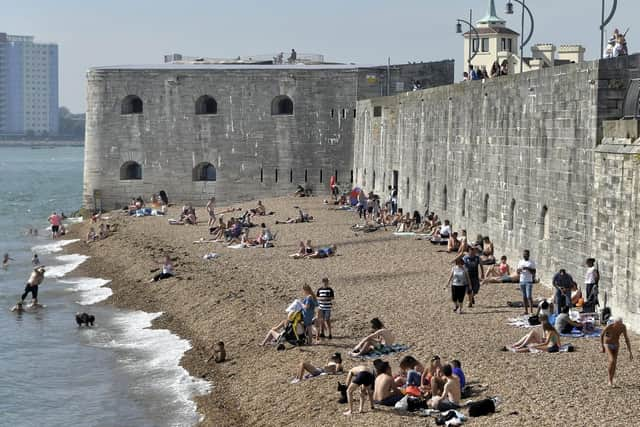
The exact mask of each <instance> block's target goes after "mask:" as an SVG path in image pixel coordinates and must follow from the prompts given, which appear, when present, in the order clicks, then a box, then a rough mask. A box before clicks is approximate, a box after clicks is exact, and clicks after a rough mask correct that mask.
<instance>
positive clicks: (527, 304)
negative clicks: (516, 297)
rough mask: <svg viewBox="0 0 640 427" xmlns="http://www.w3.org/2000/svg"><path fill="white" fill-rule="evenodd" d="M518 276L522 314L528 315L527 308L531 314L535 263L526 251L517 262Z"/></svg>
mask: <svg viewBox="0 0 640 427" xmlns="http://www.w3.org/2000/svg"><path fill="white" fill-rule="evenodd" d="M517 271H518V275H519V276H520V280H519V281H520V292H522V302H523V303H524V314H525V315H527V314H529V308H530V309H531V313H533V296H532V292H533V281H534V280H535V277H536V263H535V262H534V261H533V260H532V259H530V253H529V250H528V249H525V250H524V251H523V252H522V259H521V260H520V261H519V262H518V270H517Z"/></svg>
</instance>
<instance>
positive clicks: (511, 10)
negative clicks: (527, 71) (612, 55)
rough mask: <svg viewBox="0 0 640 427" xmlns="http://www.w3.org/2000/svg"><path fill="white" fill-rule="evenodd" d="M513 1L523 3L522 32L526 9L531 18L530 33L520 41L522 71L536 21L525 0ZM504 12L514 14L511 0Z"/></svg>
mask: <svg viewBox="0 0 640 427" xmlns="http://www.w3.org/2000/svg"><path fill="white" fill-rule="evenodd" d="M513 1H515V2H516V3H518V4H520V5H522V16H521V22H520V28H521V30H520V32H521V33H524V11H525V10H526V11H527V13H528V14H529V19H530V20H531V28H530V29H529V35H528V36H527V38H526V40H524V41H523V42H522V43H520V72H522V63H523V62H524V61H523V58H524V47H525V46H526V45H527V43H529V40H531V36H533V27H534V21H533V14H532V13H531V10H529V8H528V7H527V6H526V5H525V4H524V2H525V0H522V1H520V0H513ZM602 1H604V0H602ZM614 1H617V0H614ZM504 13H506V14H507V15H513V3H511V0H508V1H507V6H506V7H505V10H504ZM520 37H523V35H522V34H521V35H520Z"/></svg>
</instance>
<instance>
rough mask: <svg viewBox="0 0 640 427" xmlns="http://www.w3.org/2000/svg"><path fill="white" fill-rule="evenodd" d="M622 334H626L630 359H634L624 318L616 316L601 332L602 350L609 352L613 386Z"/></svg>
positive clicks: (610, 381) (610, 379) (609, 368)
mask: <svg viewBox="0 0 640 427" xmlns="http://www.w3.org/2000/svg"><path fill="white" fill-rule="evenodd" d="M620 335H624V340H625V342H626V343H627V349H629V360H633V353H632V352H631V343H630V342H629V336H628V335H627V327H626V326H625V325H624V323H622V318H620V317H616V318H615V319H614V321H613V323H611V324H610V325H607V327H605V328H604V329H603V330H602V334H600V344H601V345H602V352H603V353H607V357H608V359H609V367H608V371H609V385H610V386H612V387H613V376H614V375H615V373H616V365H617V363H618V351H619V350H620Z"/></svg>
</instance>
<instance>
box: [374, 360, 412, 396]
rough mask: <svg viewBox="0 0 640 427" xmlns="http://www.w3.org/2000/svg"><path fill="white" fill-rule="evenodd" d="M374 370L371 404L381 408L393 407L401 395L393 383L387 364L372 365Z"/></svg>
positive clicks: (382, 362) (389, 367) (381, 362)
mask: <svg viewBox="0 0 640 427" xmlns="http://www.w3.org/2000/svg"><path fill="white" fill-rule="evenodd" d="M374 366H375V369H376V382H375V385H374V387H373V403H375V404H377V405H382V406H391V407H394V406H395V405H396V403H398V401H399V400H400V399H402V398H403V396H404V395H403V394H402V392H401V391H400V389H399V388H398V386H397V385H396V383H395V381H393V374H392V372H391V366H390V365H389V362H384V361H380V362H379V363H374Z"/></svg>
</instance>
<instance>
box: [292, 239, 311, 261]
mask: <svg viewBox="0 0 640 427" xmlns="http://www.w3.org/2000/svg"><path fill="white" fill-rule="evenodd" d="M306 255H307V253H306V251H305V247H304V242H303V241H302V240H300V243H298V252H296V253H295V254H291V255H289V257H290V258H295V259H298V258H304V257H305V256H306Z"/></svg>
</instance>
